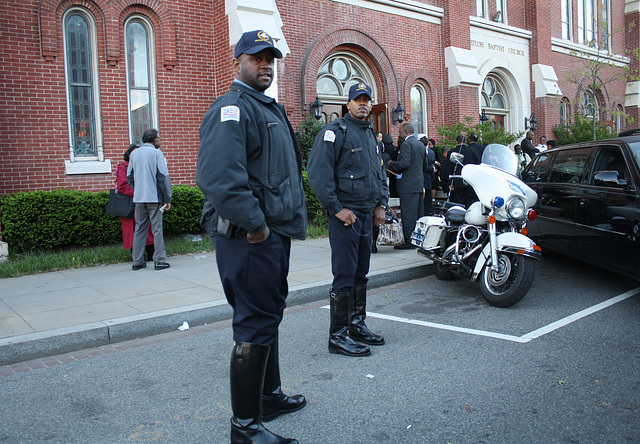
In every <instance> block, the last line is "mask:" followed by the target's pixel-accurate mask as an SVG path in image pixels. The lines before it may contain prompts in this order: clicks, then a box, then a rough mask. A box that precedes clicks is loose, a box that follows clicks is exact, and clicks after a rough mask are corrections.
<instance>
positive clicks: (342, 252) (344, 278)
mask: <svg viewBox="0 0 640 444" xmlns="http://www.w3.org/2000/svg"><path fill="white" fill-rule="evenodd" d="M351 211H353V213H354V214H355V215H356V222H355V224H353V225H350V226H348V227H345V226H344V222H342V221H341V220H340V219H338V218H337V217H335V216H330V217H329V243H330V244H331V271H332V273H333V285H332V291H333V292H335V293H348V292H349V291H350V290H351V288H352V287H354V286H356V285H358V286H360V285H367V281H368V278H367V274H368V273H369V264H370V262H371V248H372V246H373V230H372V228H373V211H370V212H366V213H364V212H362V211H358V210H351Z"/></svg>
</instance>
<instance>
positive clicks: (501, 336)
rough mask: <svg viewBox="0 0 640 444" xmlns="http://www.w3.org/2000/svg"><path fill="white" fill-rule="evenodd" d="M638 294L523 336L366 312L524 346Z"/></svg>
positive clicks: (639, 289) (628, 294)
mask: <svg viewBox="0 0 640 444" xmlns="http://www.w3.org/2000/svg"><path fill="white" fill-rule="evenodd" d="M639 293H640V287H637V288H635V289H633V290H629V291H627V292H626V293H622V294H621V295H618V296H615V297H613V298H611V299H607V300H606V301H604V302H601V303H599V304H596V305H594V306H593V307H589V308H586V309H584V310H581V311H579V312H577V313H575V314H572V315H570V316H567V317H566V318H562V319H560V320H558V321H555V322H552V323H551V324H548V325H546V326H544V327H542V328H539V329H537V330H534V331H532V332H531V333H527V334H525V335H523V336H512V335H505V334H502V333H494V332H491V331H484V330H476V329H473V328H464V327H455V326H453V325H446V324H436V323H434V322H425V321H419V320H417V319H409V318H402V317H399V316H390V315H385V314H380V313H371V312H367V316H370V317H372V318H379V319H386V320H389V321H394V322H402V323H405V324H413V325H420V326H423V327H430V328H437V329H440V330H449V331H457V332H460V333H467V334H470V335H476V336H486V337H489V338H495V339H503V340H505V341H511V342H518V343H520V344H525V343H527V342H529V341H532V340H534V339H538V338H539V337H541V336H544V335H546V334H547V333H551V332H552V331H554V330H557V329H559V328H562V327H564V326H566V325H569V324H571V323H572V322H575V321H577V320H579V319H582V318H584V317H586V316H589V315H590V314H593V313H596V312H598V311H600V310H604V309H605V308H607V307H610V306H612V305H614V304H617V303H618V302H621V301H624V300H625V299H629V298H630V297H633V296H635V295H637V294H639ZM322 308H329V305H325V306H324V307H322Z"/></svg>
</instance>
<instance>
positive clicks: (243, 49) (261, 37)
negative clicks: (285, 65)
mask: <svg viewBox="0 0 640 444" xmlns="http://www.w3.org/2000/svg"><path fill="white" fill-rule="evenodd" d="M267 48H269V49H271V50H272V51H273V55H274V57H275V58H276V59H281V58H282V52H280V50H279V49H278V48H276V44H275V42H274V41H273V39H272V38H271V36H270V35H269V34H267V33H266V31H261V30H257V31H247V32H245V33H244V34H242V37H240V40H238V43H237V44H236V51H235V54H234V57H235V58H236V59H237V58H238V57H240V55H242V54H257V53H259V52H260V51H262V50H263V49H267Z"/></svg>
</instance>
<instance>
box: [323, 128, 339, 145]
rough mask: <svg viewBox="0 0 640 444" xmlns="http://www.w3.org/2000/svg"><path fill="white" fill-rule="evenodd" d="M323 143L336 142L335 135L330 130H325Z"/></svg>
mask: <svg viewBox="0 0 640 444" xmlns="http://www.w3.org/2000/svg"><path fill="white" fill-rule="evenodd" d="M323 140H324V141H325V142H335V141H336V133H334V132H333V131H331V130H326V131H325V132H324V139H323Z"/></svg>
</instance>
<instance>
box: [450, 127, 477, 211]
mask: <svg viewBox="0 0 640 444" xmlns="http://www.w3.org/2000/svg"><path fill="white" fill-rule="evenodd" d="M465 142H466V137H465V136H463V135H460V136H458V138H457V139H456V143H457V145H456V147H455V148H454V149H452V150H451V153H460V154H462V155H463V156H464V159H463V160H462V164H463V165H468V164H470V163H475V164H479V163H480V157H479V156H478V152H477V151H476V150H475V149H473V148H471V147H469V146H468V145H465ZM449 157H451V154H449ZM461 172H462V167H461V166H460V165H459V164H453V165H452V175H459V174H460V173H461ZM449 187H450V188H451V194H450V198H449V200H450V201H452V202H456V203H459V204H463V205H464V206H465V207H466V208H469V206H471V204H472V203H474V202H475V201H477V200H478V196H476V192H475V191H473V188H472V187H471V185H469V184H468V183H466V182H465V181H464V180H462V179H453V180H451V181H450V182H449Z"/></svg>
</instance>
